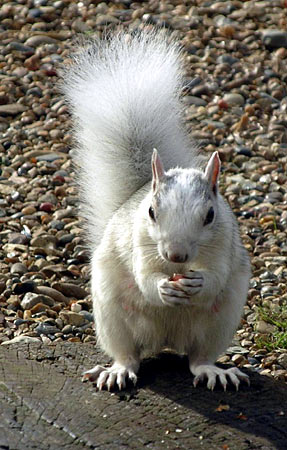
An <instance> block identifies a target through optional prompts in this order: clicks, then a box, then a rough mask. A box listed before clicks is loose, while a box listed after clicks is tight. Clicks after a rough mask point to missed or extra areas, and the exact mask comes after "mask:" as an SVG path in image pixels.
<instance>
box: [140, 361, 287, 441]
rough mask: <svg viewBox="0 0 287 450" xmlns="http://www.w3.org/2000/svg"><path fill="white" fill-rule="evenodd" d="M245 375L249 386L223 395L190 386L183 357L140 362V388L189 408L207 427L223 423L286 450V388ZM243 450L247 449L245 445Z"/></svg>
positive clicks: (233, 389) (229, 388)
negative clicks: (208, 424) (203, 420)
mask: <svg viewBox="0 0 287 450" xmlns="http://www.w3.org/2000/svg"><path fill="white" fill-rule="evenodd" d="M222 367H224V366H222ZM245 372H246V373H248V375H249V376H250V382H251V385H250V387H248V386H247V385H246V384H245V383H242V384H241V385H240V389H239V392H236V390H235V388H234V387H233V386H231V385H229V386H228V390H227V391H226V392H224V391H223V390H222V388H221V387H220V386H218V387H217V386H216V388H215V390H214V391H213V392H211V391H209V390H208V389H207V388H206V386H205V385H204V384H202V385H199V386H197V388H194V387H193V385H192V380H193V378H192V376H191V375H190V373H189V370H188V361H187V358H186V357H180V356H177V355H174V354H169V353H163V354H161V355H160V356H159V357H158V358H155V359H149V360H146V361H143V363H142V366H141V369H140V373H139V388H147V389H150V390H151V391H153V392H155V393H157V394H159V395H161V396H163V397H165V398H168V399H170V400H172V401H173V402H175V403H177V404H178V405H181V406H183V407H185V408H188V409H189V410H190V411H191V417H192V411H196V412H197V413H200V414H201V415H202V416H204V417H205V418H206V419H207V420H208V423H210V424H213V425H215V424H224V425H226V426H227V427H232V428H235V429H238V430H240V431H241V432H243V433H248V434H250V435H253V436H261V437H264V438H266V439H268V440H269V442H270V444H272V446H274V447H272V448H277V449H285V450H286V448H287V386H286V385H285V384H283V383H281V382H276V381H274V380H272V379H269V378H267V377H264V376H261V375H259V374H257V373H255V372H251V371H245ZM220 405H221V406H220ZM220 410H221V411H220ZM247 440H248V439H247ZM246 448H249V446H248V442H246ZM250 448H251V447H250ZM252 448H253V447H252Z"/></svg>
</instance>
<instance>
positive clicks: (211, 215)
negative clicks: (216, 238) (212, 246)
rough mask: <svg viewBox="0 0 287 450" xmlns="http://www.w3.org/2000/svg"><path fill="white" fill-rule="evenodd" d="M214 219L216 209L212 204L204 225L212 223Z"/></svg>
mask: <svg viewBox="0 0 287 450" xmlns="http://www.w3.org/2000/svg"><path fill="white" fill-rule="evenodd" d="M213 219H214V209H213V208H212V206H211V208H209V210H208V213H207V214H206V217H205V221H204V224H203V225H208V224H209V223H211V222H212V221H213Z"/></svg>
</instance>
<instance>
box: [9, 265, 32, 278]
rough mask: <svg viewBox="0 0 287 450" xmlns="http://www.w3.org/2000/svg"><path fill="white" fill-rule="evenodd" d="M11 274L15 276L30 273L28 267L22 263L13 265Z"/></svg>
mask: <svg viewBox="0 0 287 450" xmlns="http://www.w3.org/2000/svg"><path fill="white" fill-rule="evenodd" d="M10 272H11V273H13V274H16V273H17V274H18V275H23V274H24V273H26V272H28V269H27V267H26V266H25V265H24V264H22V263H15V264H13V265H12V267H11V269H10Z"/></svg>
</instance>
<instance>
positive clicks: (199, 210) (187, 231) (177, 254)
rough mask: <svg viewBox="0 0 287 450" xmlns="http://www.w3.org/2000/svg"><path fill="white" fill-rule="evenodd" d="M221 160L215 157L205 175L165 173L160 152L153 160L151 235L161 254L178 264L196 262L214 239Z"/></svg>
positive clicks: (188, 171) (149, 213)
mask: <svg viewBox="0 0 287 450" xmlns="http://www.w3.org/2000/svg"><path fill="white" fill-rule="evenodd" d="M219 172H220V159H219V156H218V153H217V152H215V153H213V154H212V156H211V158H210V160H209V162H208V164H207V166H206V169H205V171H204V172H203V171H201V170H198V169H170V170H168V171H167V172H165V171H164V167H163V164H162V162H161V160H160V157H159V155H158V153H157V151H156V150H154V152H153V156H152V174H153V176H152V195H151V203H150V206H149V210H148V211H147V212H146V213H147V216H148V223H149V227H148V229H149V234H150V236H151V238H152V239H153V241H154V242H156V243H157V246H158V251H159V254H160V255H161V257H162V258H164V259H165V260H166V261H170V262H174V263H187V262H192V261H193V260H195V258H196V257H197V255H198V252H199V251H200V247H204V246H206V247H207V246H208V245H210V244H211V241H212V239H213V238H214V230H215V229H216V227H217V220H218V176H219Z"/></svg>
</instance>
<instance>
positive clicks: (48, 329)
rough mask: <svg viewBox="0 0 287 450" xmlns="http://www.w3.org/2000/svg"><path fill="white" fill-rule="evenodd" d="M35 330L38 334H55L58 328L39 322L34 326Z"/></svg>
mask: <svg viewBox="0 0 287 450" xmlns="http://www.w3.org/2000/svg"><path fill="white" fill-rule="evenodd" d="M35 331H36V333H38V334H55V333H58V332H59V331H60V330H59V328H57V327H56V326H55V325H50V324H48V323H40V324H39V325H38V326H37V327H36V328H35Z"/></svg>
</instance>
